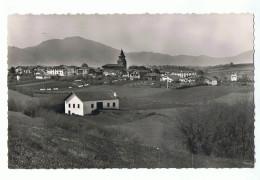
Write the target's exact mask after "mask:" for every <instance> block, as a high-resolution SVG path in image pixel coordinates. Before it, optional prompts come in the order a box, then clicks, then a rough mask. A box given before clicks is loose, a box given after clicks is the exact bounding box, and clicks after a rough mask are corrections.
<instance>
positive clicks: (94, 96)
mask: <svg viewBox="0 0 260 180" xmlns="http://www.w3.org/2000/svg"><path fill="white" fill-rule="evenodd" d="M72 94H75V95H76V96H77V97H78V98H79V99H80V100H81V101H98V100H113V99H118V97H116V96H115V95H114V94H115V93H114V92H113V91H85V92H71V93H70V94H69V95H68V96H67V97H66V98H65V99H64V101H65V100H66V99H67V98H68V97H70V96H71V95H72Z"/></svg>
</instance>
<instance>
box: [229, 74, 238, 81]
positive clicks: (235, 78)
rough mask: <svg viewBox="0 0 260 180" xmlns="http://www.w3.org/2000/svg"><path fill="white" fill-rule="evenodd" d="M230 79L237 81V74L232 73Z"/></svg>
mask: <svg viewBox="0 0 260 180" xmlns="http://www.w3.org/2000/svg"><path fill="white" fill-rule="evenodd" d="M230 80H231V81H237V74H236V73H232V74H231V78H230Z"/></svg>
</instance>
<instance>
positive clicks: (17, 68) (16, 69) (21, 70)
mask: <svg viewBox="0 0 260 180" xmlns="http://www.w3.org/2000/svg"><path fill="white" fill-rule="evenodd" d="M23 71H24V67H22V66H17V67H16V68H15V73H16V74H23Z"/></svg>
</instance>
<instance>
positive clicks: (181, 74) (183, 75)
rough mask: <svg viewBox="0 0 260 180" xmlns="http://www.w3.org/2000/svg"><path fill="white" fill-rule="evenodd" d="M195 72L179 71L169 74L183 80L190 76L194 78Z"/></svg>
mask: <svg viewBox="0 0 260 180" xmlns="http://www.w3.org/2000/svg"><path fill="white" fill-rule="evenodd" d="M196 74H197V73H196V72H194V71H180V70H175V71H173V72H171V75H177V76H179V77H182V78H185V77H191V76H196Z"/></svg>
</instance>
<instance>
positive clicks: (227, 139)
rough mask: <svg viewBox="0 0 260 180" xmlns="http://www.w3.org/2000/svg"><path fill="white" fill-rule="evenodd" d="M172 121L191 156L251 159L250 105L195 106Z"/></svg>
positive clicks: (252, 117) (251, 128)
mask: <svg viewBox="0 0 260 180" xmlns="http://www.w3.org/2000/svg"><path fill="white" fill-rule="evenodd" d="M175 120H176V122H177V129H178V130H179V132H180V134H181V139H182V142H183V143H184V145H185V146H186V147H187V149H188V150H189V151H190V152H191V153H194V154H196V153H205V154H207V155H211V154H214V155H217V156H221V157H228V158H243V159H248V160H253V159H254V104H253V102H249V101H248V100H242V101H237V102H236V103H235V104H233V105H228V104H225V103H210V104H205V105H201V106H198V105H196V106H192V107H190V108H188V109H185V110H183V111H180V112H179V115H178V116H177V117H176V118H175ZM171 128H172V127H171ZM171 128H170V130H172V129H171Z"/></svg>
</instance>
